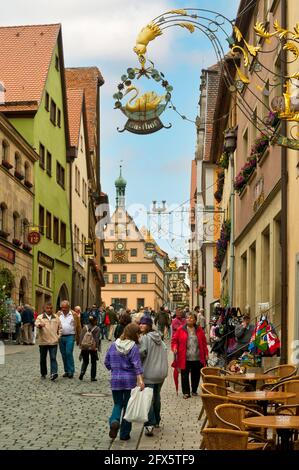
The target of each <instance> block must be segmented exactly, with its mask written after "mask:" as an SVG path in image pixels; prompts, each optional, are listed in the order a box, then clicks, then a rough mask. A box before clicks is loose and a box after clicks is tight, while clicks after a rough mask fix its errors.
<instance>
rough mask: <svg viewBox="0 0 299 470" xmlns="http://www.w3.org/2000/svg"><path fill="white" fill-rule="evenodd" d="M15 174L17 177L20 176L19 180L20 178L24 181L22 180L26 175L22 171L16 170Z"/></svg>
mask: <svg viewBox="0 0 299 470" xmlns="http://www.w3.org/2000/svg"><path fill="white" fill-rule="evenodd" d="M14 175H15V177H16V178H18V180H20V181H22V180H23V179H24V178H25V176H24V175H23V174H22V173H20V172H19V171H18V170H15V173H14Z"/></svg>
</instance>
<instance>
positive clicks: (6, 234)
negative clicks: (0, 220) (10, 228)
mask: <svg viewBox="0 0 299 470" xmlns="http://www.w3.org/2000/svg"><path fill="white" fill-rule="evenodd" d="M8 236H9V232H6V231H5V230H0V237H1V238H7V237H8Z"/></svg>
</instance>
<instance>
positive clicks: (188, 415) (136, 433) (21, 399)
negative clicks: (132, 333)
mask: <svg viewBox="0 0 299 470" xmlns="http://www.w3.org/2000/svg"><path fill="white" fill-rule="evenodd" d="M110 344H111V343H108V342H107V341H106V340H105V341H102V350H103V352H102V353H101V354H100V360H99V361H98V370H97V379H98V381H97V382H91V381H90V366H89V369H88V370H87V373H86V375H85V377H84V379H83V381H80V380H79V379H78V376H79V369H80V362H79V349H78V348H77V347H76V348H75V351H74V357H75V363H76V372H75V376H74V378H73V379H68V378H63V377H62V374H63V366H62V360H61V355H60V352H59V351H58V353H57V358H58V373H59V377H58V379H57V380H56V381H55V382H51V381H50V379H49V375H48V377H47V379H46V380H42V379H41V378H40V372H39V350H38V346H15V345H10V344H6V346H5V364H0V396H1V404H0V416H1V424H0V450H3V449H53V450H54V449H59V450H62V449H63V450H76V449H78V450H85V449H89V450H93V449H95V450H96V449H97V450H99V449H103V450H109V449H110V450H124V451H128V450H134V449H140V450H142V449H144V450H160V449H161V450H184V449H199V444H200V434H199V430H200V424H201V423H200V422H199V421H198V420H197V418H198V414H199V410H200V407H201V401H200V398H199V397H192V398H190V399H187V400H184V399H183V397H182V393H181V392H180V391H179V394H178V395H177V394H176V391H175V387H174V382H173V377H172V373H173V369H172V368H171V367H169V374H168V377H167V379H166V380H165V382H164V385H163V388H162V393H161V401H162V410H161V416H162V420H161V423H160V428H158V429H154V436H152V437H149V436H145V435H144V432H143V426H142V425H140V424H133V427H132V432H131V439H130V440H129V441H120V440H119V438H118V437H117V438H116V439H114V440H111V439H110V438H109V436H108V432H109V427H108V418H109V415H110V414H111V409H112V396H111V390H110V373H109V372H108V371H107V370H106V369H105V367H104V365H103V361H104V357H105V351H106V349H107V347H108V345H110ZM171 361H172V353H171V351H169V364H170V363H171Z"/></svg>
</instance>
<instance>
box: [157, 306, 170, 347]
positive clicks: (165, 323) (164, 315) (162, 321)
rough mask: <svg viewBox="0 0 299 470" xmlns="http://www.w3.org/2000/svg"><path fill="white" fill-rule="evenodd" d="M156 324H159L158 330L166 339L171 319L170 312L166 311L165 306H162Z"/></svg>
mask: <svg viewBox="0 0 299 470" xmlns="http://www.w3.org/2000/svg"><path fill="white" fill-rule="evenodd" d="M155 325H157V326H158V331H159V332H160V334H161V336H162V339H164V333H165V328H166V331H167V330H168V327H169V325H170V319H169V315H168V312H165V310H164V307H161V308H160V312H159V313H158V315H157V316H156V318H155Z"/></svg>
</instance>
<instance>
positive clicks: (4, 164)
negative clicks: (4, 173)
mask: <svg viewBox="0 0 299 470" xmlns="http://www.w3.org/2000/svg"><path fill="white" fill-rule="evenodd" d="M2 166H4V168H6V169H7V170H10V169H11V168H12V164H11V163H9V162H8V161H7V160H2Z"/></svg>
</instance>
